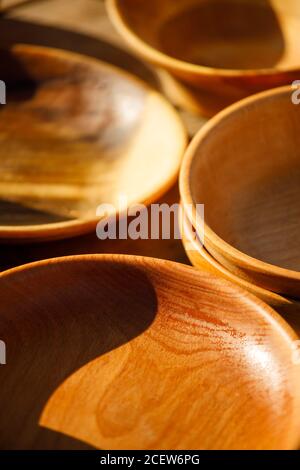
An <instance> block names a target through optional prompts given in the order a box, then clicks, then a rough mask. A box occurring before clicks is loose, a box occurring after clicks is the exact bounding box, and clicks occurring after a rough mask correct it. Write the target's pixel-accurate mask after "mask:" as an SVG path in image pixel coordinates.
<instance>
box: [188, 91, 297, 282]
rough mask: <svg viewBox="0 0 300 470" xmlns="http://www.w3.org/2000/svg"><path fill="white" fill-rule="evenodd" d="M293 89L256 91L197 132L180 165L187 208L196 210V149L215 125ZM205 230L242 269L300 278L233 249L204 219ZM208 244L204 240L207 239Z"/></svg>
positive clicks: (290, 271) (212, 130) (193, 220)
mask: <svg viewBox="0 0 300 470" xmlns="http://www.w3.org/2000/svg"><path fill="white" fill-rule="evenodd" d="M291 91H292V88H291V86H284V87H279V88H274V89H272V90H268V91H263V92H261V93H257V94H255V95H252V96H250V97H247V98H244V99H243V100H241V101H238V102H237V103H234V104H233V105H231V106H229V107H228V108H226V109H224V110H223V111H221V112H219V113H218V114H217V115H216V116H214V117H213V118H212V119H210V121H208V122H207V123H206V124H205V125H204V126H203V127H202V128H201V129H200V130H199V131H198V133H197V134H196V135H195V137H194V138H193V139H192V141H191V143H190V145H189V146H188V148H187V150H186V153H185V156H184V159H183V163H182V166H181V171H180V177H179V186H180V197H181V199H182V202H183V204H184V206H186V205H187V206H186V207H193V208H194V209H195V202H194V200H193V196H192V191H191V188H190V181H191V171H192V166H193V162H194V160H195V158H196V154H197V150H198V149H199V146H200V145H201V143H202V142H203V141H204V140H205V139H206V137H207V136H208V135H209V134H210V133H211V132H215V130H216V127H217V126H218V125H220V124H221V123H222V121H223V120H224V119H226V118H227V117H229V116H234V115H237V116H238V115H239V113H240V112H243V111H244V110H245V109H246V108H247V107H248V106H249V105H252V104H254V103H259V102H263V101H265V100H266V99H269V98H272V97H275V96H279V95H282V96H288V95H291ZM187 216H188V218H189V219H190V221H191V222H192V224H193V226H194V227H195V228H196V230H197V231H198V232H199V226H198V224H197V220H196V214H195V211H194V210H191V211H189V213H188V214H187ZM203 224H204V225H203V226H204V231H205V238H207V239H208V240H209V241H210V243H212V244H213V245H214V246H215V247H216V249H217V250H218V251H219V252H220V253H225V254H226V255H225V256H226V258H227V259H230V262H231V263H232V264H235V265H237V266H239V267H241V268H242V269H246V270H249V269H251V270H252V271H255V272H257V273H262V274H267V275H272V276H276V277H279V278H280V277H284V278H286V279H289V280H292V281H293V280H294V281H295V280H297V281H299V280H300V271H293V270H291V269H287V268H283V267H280V266H276V265H273V264H271V263H267V262H265V261H261V260H259V259H257V258H253V257H252V256H250V255H247V254H246V253H243V252H242V251H240V250H238V249H237V248H234V247H233V246H232V245H230V244H229V243H227V242H226V241H225V240H223V239H222V238H221V237H219V236H218V235H217V234H216V232H214V230H212V229H211V228H210V226H209V225H208V224H207V223H206V222H205V220H204V221H203ZM204 245H205V241H204Z"/></svg>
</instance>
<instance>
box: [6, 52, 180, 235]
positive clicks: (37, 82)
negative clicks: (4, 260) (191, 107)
mask: <svg viewBox="0 0 300 470" xmlns="http://www.w3.org/2000/svg"><path fill="white" fill-rule="evenodd" d="M0 60H1V64H2V66H1V79H2V80H4V81H5V82H6V85H7V93H8V96H7V104H6V105H5V106H1V109H0V143H1V145H0V175H1V176H0V240H2V241H13V242H16V241H22V242H24V241H29V240H31V241H37V240H48V239H55V238H65V237H70V236H75V235H79V234H82V233H85V232H89V231H92V230H94V229H95V227H96V223H97V221H98V220H99V217H98V218H97V216H96V210H97V207H98V205H100V204H102V203H105V204H111V205H113V206H115V207H117V210H118V207H119V198H120V196H123V197H124V196H126V197H127V200H128V204H131V203H146V204H147V203H150V202H152V201H154V200H155V199H156V198H157V197H159V196H160V195H161V194H163V193H164V192H165V191H166V190H167V189H168V188H169V187H171V186H172V184H173V183H174V182H175V181H176V177H177V174H178V171H179V166H180V163H181V158H182V155H183V152H184V149H185V146H186V133H185V130H184V129H183V126H182V123H181V121H180V119H179V117H178V116H177V114H176V113H175V111H174V110H173V108H172V107H171V106H170V105H169V104H168V103H167V101H166V100H165V99H164V98H163V97H161V96H160V95H159V94H158V93H156V92H154V91H153V90H152V89H151V88H149V87H148V86H146V85H145V84H143V82H140V81H138V80H137V79H135V78H134V77H132V76H131V75H129V74H127V73H125V72H123V71H121V70H119V69H117V68H114V67H112V66H110V65H107V64H104V63H102V62H99V61H97V60H94V59H90V58H87V57H84V56H79V55H76V54H74V53H70V52H64V51H62V50H56V49H49V48H44V47H37V46H29V45H16V46H13V47H12V48H11V49H10V50H2V51H0ZM114 211H115V209H114V207H112V208H111V209H110V210H108V212H107V215H110V214H111V213H113V212H114Z"/></svg>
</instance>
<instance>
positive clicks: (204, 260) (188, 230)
mask: <svg viewBox="0 0 300 470" xmlns="http://www.w3.org/2000/svg"><path fill="white" fill-rule="evenodd" d="M180 229H181V235H182V242H183V246H184V248H185V251H186V254H187V255H188V258H189V260H190V261H191V263H192V265H193V266H195V267H196V268H198V269H201V270H204V271H206V272H210V273H213V274H215V275H217V276H221V277H222V278H224V279H227V280H228V281H230V282H233V283H234V284H237V285H238V286H240V287H242V288H243V289H246V290H247V291H249V292H251V294H254V295H256V296H257V297H259V298H260V299H261V300H263V301H264V302H266V303H267V304H268V305H270V306H271V307H273V308H274V309H277V310H278V308H279V309H281V308H286V309H288V308H289V307H292V306H293V307H294V305H295V304H298V308H299V309H300V302H295V301H293V300H291V299H288V298H286V297H282V296H281V295H279V294H276V293H275V292H271V291H268V290H267V289H263V288H262V287H259V286H256V285H255V284H251V283H250V282H248V281H246V280H244V279H241V278H239V277H238V276H236V275H234V274H232V273H231V272H230V271H229V270H228V269H226V268H225V267H224V266H222V265H221V264H220V263H219V262H218V261H216V260H215V259H214V258H213V257H212V256H211V254H210V253H209V252H208V251H207V250H206V249H205V247H204V246H203V245H202V243H201V240H200V239H199V237H198V236H197V233H196V231H195V230H194V229H193V227H192V226H191V224H190V222H189V221H188V219H187V217H186V215H185V214H183V217H182V221H181V224H180Z"/></svg>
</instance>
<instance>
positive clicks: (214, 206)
mask: <svg viewBox="0 0 300 470" xmlns="http://www.w3.org/2000/svg"><path fill="white" fill-rule="evenodd" d="M190 187H191V192H192V198H193V200H194V202H195V203H204V204H205V222H206V224H207V226H209V227H210V228H211V229H212V230H213V231H214V232H215V233H216V234H217V235H218V236H219V237H220V238H221V239H223V240H224V241H226V242H227V243H229V244H230V245H232V246H233V247H234V248H236V249H238V250H240V251H241V252H243V253H246V254H247V255H250V256H252V257H253V258H256V259H258V260H261V261H265V262H267V263H271V264H273V265H276V266H279V267H283V268H287V269H290V270H294V271H300V107H299V106H296V105H294V104H292V101H291V91H290V90H287V89H285V91H280V92H277V93H274V94H270V93H269V94H267V95H266V96H265V97H263V98H261V99H258V100H255V101H254V100H253V101H251V102H248V104H245V105H243V106H240V107H236V109H235V111H234V112H232V113H228V114H226V116H225V117H223V118H220V119H218V120H217V121H216V124H215V125H213V126H211V128H210V130H209V131H208V132H207V133H206V135H205V137H204V138H203V139H201V143H200V145H199V146H198V147H197V149H196V154H195V156H194V159H193V162H192V167H191V176H190Z"/></svg>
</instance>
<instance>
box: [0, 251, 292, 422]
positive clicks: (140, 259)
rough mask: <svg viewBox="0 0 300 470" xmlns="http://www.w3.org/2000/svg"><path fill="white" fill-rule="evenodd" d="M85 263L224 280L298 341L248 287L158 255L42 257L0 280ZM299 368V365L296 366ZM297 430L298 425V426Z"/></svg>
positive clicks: (11, 271)
mask: <svg viewBox="0 0 300 470" xmlns="http://www.w3.org/2000/svg"><path fill="white" fill-rule="evenodd" d="M86 262H99V264H102V263H115V264H116V265H120V264H121V265H125V266H132V267H141V268H144V269H145V268H146V269H147V268H148V269H149V270H152V271H153V270H154V271H155V270H156V269H157V267H160V266H161V267H166V268H168V267H169V268H171V271H172V272H173V273H175V274H176V271H180V270H182V271H185V272H190V273H191V274H193V276H196V277H198V275H199V279H200V273H201V275H202V276H203V275H204V276H205V277H206V278H207V279H208V280H211V281H212V282H214V281H215V280H218V282H219V283H223V284H224V286H226V288H227V289H228V291H229V292H232V293H233V294H234V297H236V295H237V294H240V296H241V297H242V298H243V299H244V300H245V301H246V302H247V303H248V304H249V305H251V306H253V308H254V310H255V311H256V312H257V313H258V312H259V314H261V315H262V316H263V317H264V318H265V319H266V320H268V321H270V322H271V324H272V325H274V326H275V327H276V329H278V331H280V332H281V333H282V334H283V336H284V337H286V338H287V339H288V340H289V341H291V342H294V341H295V340H296V341H297V340H298V339H299V338H298V335H297V333H296V332H295V331H294V330H293V328H292V327H291V326H290V325H289V324H288V323H287V322H286V321H285V320H284V318H282V316H281V315H279V314H278V313H277V312H276V311H275V310H274V309H273V308H272V307H270V306H269V305H268V304H266V303H265V302H264V301H263V300H261V299H259V298H257V297H256V296H255V295H253V294H251V293H250V292H248V291H247V290H245V289H243V288H242V287H240V286H238V285H236V284H234V283H232V282H230V281H227V280H226V279H223V278H222V277H220V276H216V275H214V274H212V273H208V272H206V271H204V270H199V269H195V268H194V267H193V266H189V265H186V264H182V263H178V262H174V261H169V260H164V259H160V258H151V257H148V256H136V255H122V254H90V255H72V256H62V257H56V258H51V259H44V260H40V261H34V262H32V263H28V264H24V265H21V266H17V267H14V268H11V269H8V270H6V271H3V272H1V273H0V279H5V278H7V277H11V276H14V275H15V274H19V273H23V272H28V271H29V272H30V271H31V270H34V269H36V268H41V267H45V266H46V267H47V266H50V265H51V266H52V265H56V266H62V267H63V266H64V265H66V264H68V265H70V264H81V263H86ZM299 369H300V365H299ZM299 384H300V375H299ZM299 429H300V428H299Z"/></svg>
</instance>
